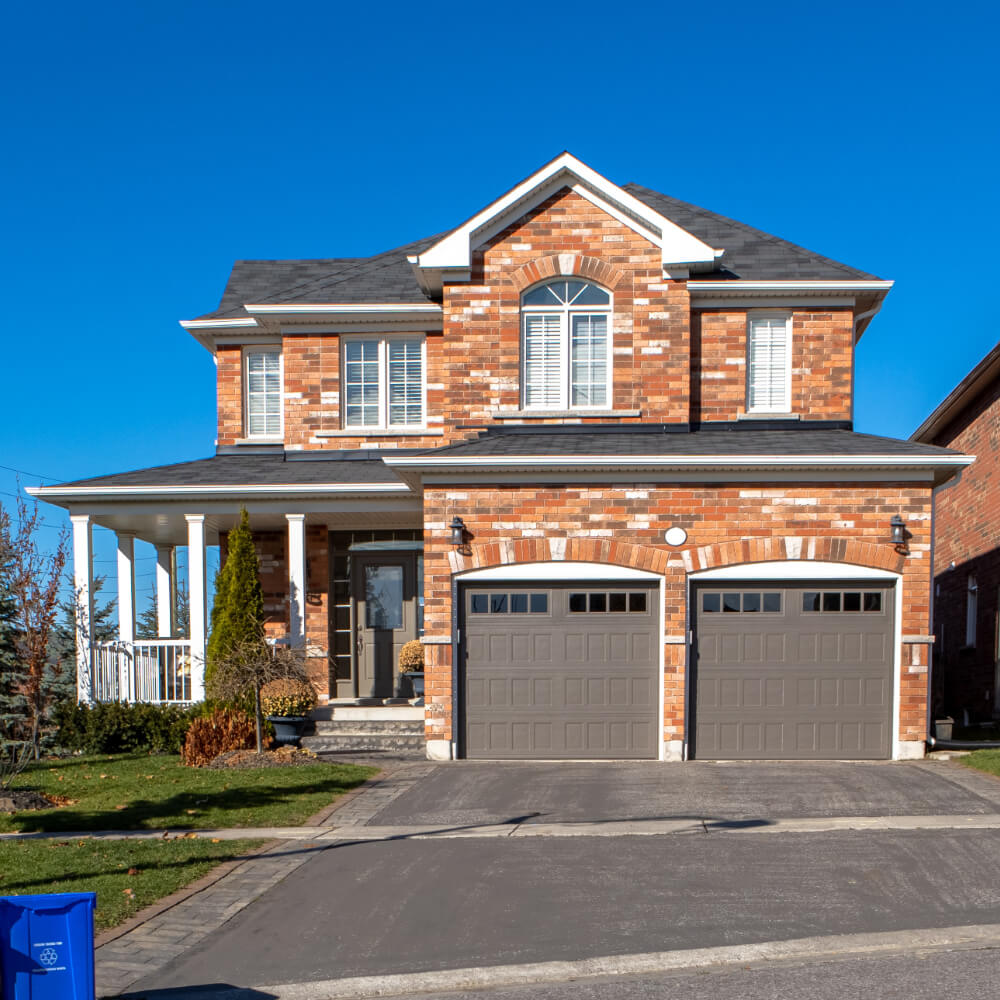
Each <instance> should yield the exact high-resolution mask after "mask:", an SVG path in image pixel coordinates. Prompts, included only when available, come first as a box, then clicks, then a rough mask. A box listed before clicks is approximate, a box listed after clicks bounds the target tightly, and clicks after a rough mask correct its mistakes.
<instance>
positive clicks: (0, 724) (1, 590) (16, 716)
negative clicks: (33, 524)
mask: <svg viewBox="0 0 1000 1000" xmlns="http://www.w3.org/2000/svg"><path fill="white" fill-rule="evenodd" d="M2 544H3V539H2V538H0V546H2ZM9 566H10V556H9V553H8V552H7V551H6V549H5V548H2V547H0V752H3V750H4V749H5V747H6V746H7V745H8V744H10V743H18V742H20V741H21V740H23V738H24V730H25V722H26V717H27V713H28V704H27V700H26V699H25V697H24V695H23V694H22V693H21V691H20V685H21V683H22V680H23V679H22V678H21V674H22V673H23V672H24V667H23V664H22V663H21V661H20V660H19V658H18V656H17V649H16V646H15V641H14V640H15V637H16V635H17V620H16V619H17V605H16V604H15V602H14V595H13V594H12V593H11V592H10V580H9V578H8V570H9Z"/></svg>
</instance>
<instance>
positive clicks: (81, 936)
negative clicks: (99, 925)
mask: <svg viewBox="0 0 1000 1000" xmlns="http://www.w3.org/2000/svg"><path fill="white" fill-rule="evenodd" d="M96 904H97V896H96V895H95V894H94V893H92V892H62V893H52V894H49V895H44V896H0V983H2V984H3V991H2V996H3V1000H94V995H95V990H94V908H95V906H96Z"/></svg>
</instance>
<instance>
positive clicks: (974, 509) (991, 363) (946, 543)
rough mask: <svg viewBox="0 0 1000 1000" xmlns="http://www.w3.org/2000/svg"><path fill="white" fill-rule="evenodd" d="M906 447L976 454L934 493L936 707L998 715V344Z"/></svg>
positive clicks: (976, 715) (982, 715)
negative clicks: (933, 447) (923, 446)
mask: <svg viewBox="0 0 1000 1000" xmlns="http://www.w3.org/2000/svg"><path fill="white" fill-rule="evenodd" d="M911 440H912V441H918V442H921V443H926V444H933V445H940V446H942V447H947V448H954V449H957V450H959V451H962V452H967V453H968V454H970V455H974V456H975V458H976V461H975V464H974V465H972V466H971V467H970V468H968V469H965V470H964V471H963V472H962V474H961V475H960V476H957V477H956V478H954V479H952V480H951V481H950V482H948V483H946V484H945V485H943V486H941V487H940V488H939V489H938V490H936V491H935V494H934V635H935V637H936V639H937V644H936V646H935V651H934V669H933V680H934V683H933V697H934V701H935V703H936V704H935V708H936V709H938V710H940V711H941V712H943V713H953V714H956V715H959V716H960V717H961V713H962V712H963V711H968V713H969V717H970V719H972V720H983V719H991V718H995V717H997V716H1000V344H997V346H996V347H994V348H993V350H992V351H990V353H989V354H987V355H986V357H985V358H983V360H982V361H980V362H979V364H978V365H976V367H975V368H973V369H972V371H971V372H969V374H968V375H967V376H966V377H965V378H964V379H962V381H961V382H959V384H958V385H957V386H956V387H955V389H954V390H953V391H952V392H951V393H950V394H949V395H948V397H947V398H946V399H945V400H944V402H942V403H941V405H940V406H939V407H938V408H937V409H936V410H935V411H934V412H933V413H932V414H931V415H930V416H929V417H928V418H927V419H926V420H925V421H924V422H923V423H922V424H921V425H920V427H919V428H917V430H916V431H915V432H914V434H913V436H912V438H911Z"/></svg>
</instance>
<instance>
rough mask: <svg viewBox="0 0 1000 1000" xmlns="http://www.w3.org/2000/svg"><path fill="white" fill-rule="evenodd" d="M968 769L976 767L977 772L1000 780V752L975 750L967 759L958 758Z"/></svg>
mask: <svg viewBox="0 0 1000 1000" xmlns="http://www.w3.org/2000/svg"><path fill="white" fill-rule="evenodd" d="M958 759H959V760H960V761H961V762H962V763H963V764H965V766H966V767H974V768H975V769H976V770H977V771H985V772H986V773H987V774H993V775H996V776H997V777H998V778H1000V750H973V752H972V753H970V754H969V755H968V756H966V757H959V758H958Z"/></svg>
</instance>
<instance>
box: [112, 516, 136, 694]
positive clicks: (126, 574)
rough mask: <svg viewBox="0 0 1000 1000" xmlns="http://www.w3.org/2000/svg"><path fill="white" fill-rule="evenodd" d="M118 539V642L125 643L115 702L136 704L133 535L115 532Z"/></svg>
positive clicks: (119, 658) (119, 656)
mask: <svg viewBox="0 0 1000 1000" xmlns="http://www.w3.org/2000/svg"><path fill="white" fill-rule="evenodd" d="M115 537H116V538H117V539H118V641H119V642H124V643H128V649H127V650H126V651H125V655H122V654H120V653H119V655H118V700H119V701H135V670H134V669H133V667H132V664H133V663H134V660H133V658H132V657H133V654H134V652H135V646H134V643H135V535H132V534H130V533H128V532H125V531H118V532H116V533H115Z"/></svg>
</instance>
